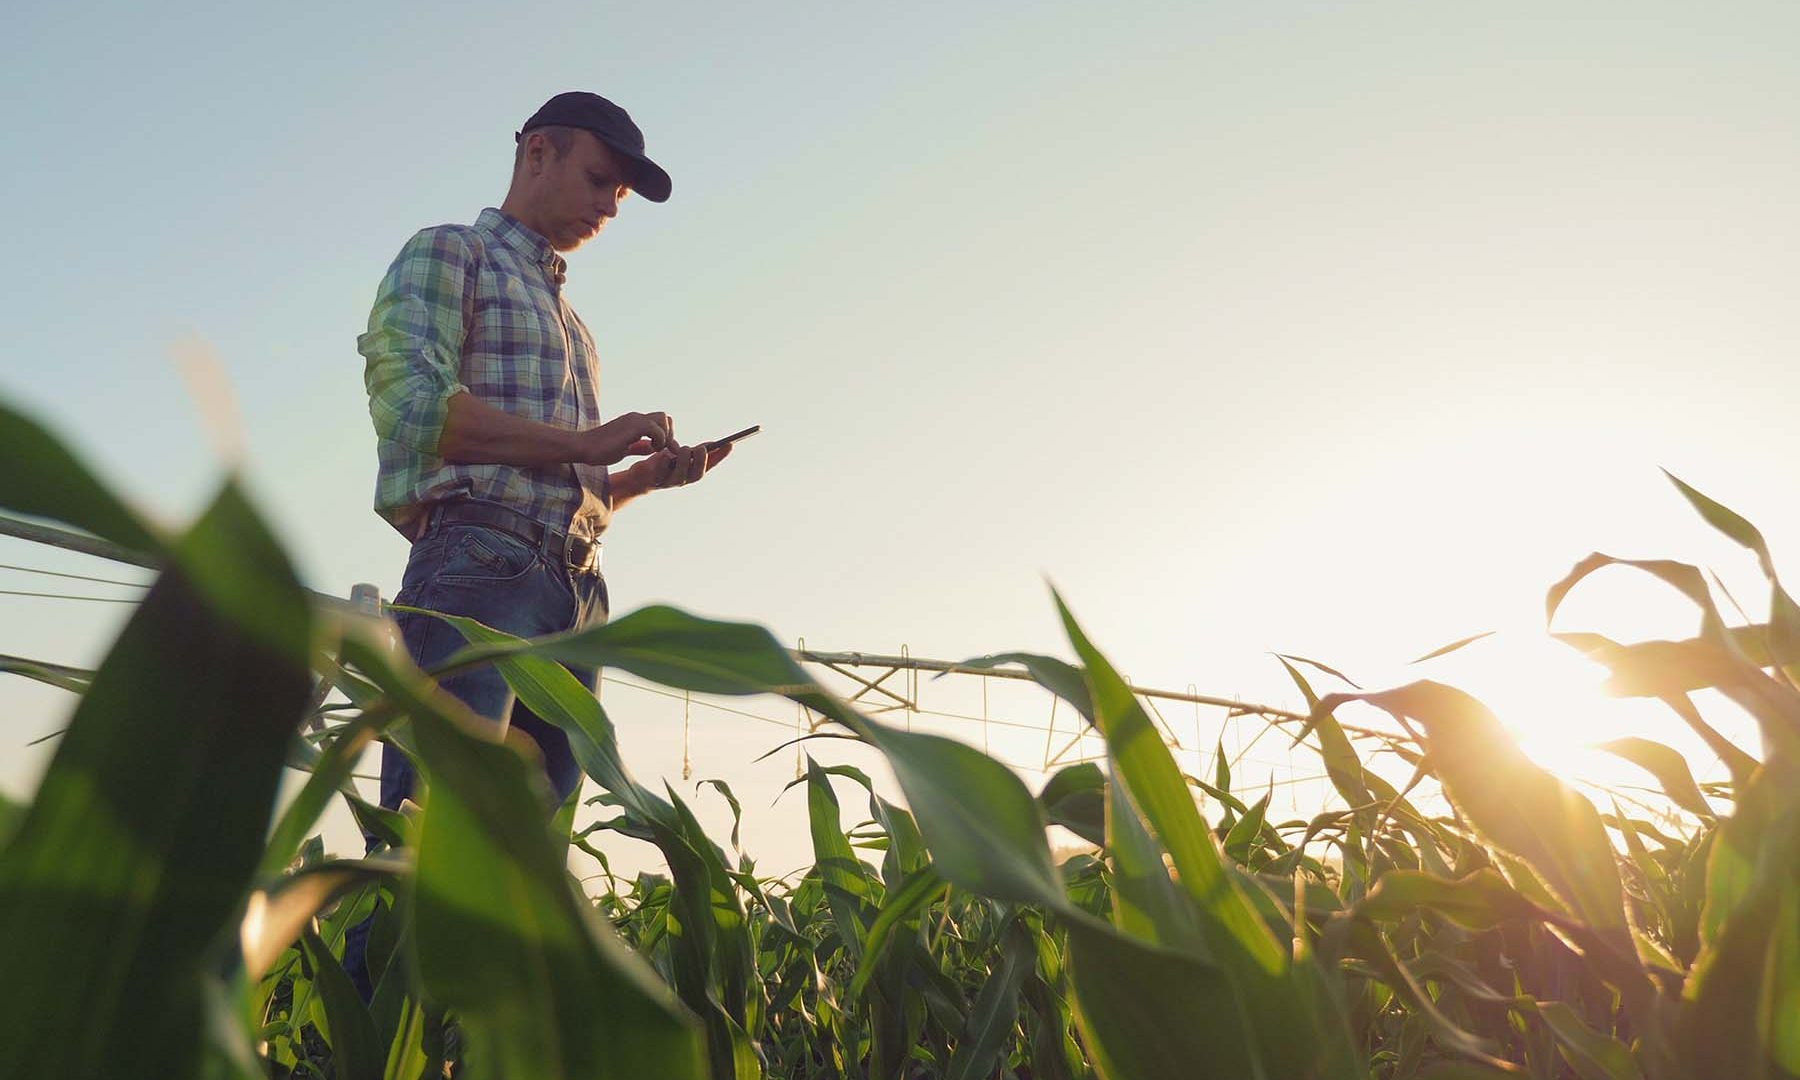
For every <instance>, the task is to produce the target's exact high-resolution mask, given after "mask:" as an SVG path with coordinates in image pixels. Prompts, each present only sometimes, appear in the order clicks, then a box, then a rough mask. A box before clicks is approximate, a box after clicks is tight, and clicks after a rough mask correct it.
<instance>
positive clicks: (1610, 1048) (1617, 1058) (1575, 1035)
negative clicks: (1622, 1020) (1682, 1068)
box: [1537, 1001, 1643, 1080]
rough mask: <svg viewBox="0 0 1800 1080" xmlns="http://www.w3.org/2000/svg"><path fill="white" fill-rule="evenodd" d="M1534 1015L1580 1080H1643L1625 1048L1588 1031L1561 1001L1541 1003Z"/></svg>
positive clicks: (1611, 1038) (1616, 1042)
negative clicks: (1554, 1041)
mask: <svg viewBox="0 0 1800 1080" xmlns="http://www.w3.org/2000/svg"><path fill="white" fill-rule="evenodd" d="M1537 1014H1538V1015H1539V1016H1541V1017H1543V1019H1544V1023H1545V1024H1546V1025H1548V1026H1549V1028H1550V1030H1551V1032H1552V1033H1554V1034H1555V1036H1556V1047H1557V1049H1558V1050H1559V1051H1561V1053H1562V1056H1563V1060H1565V1061H1567V1062H1568V1063H1569V1066H1570V1067H1571V1068H1573V1069H1574V1070H1575V1071H1576V1072H1577V1073H1579V1074H1580V1075H1581V1077H1582V1080H1643V1073H1641V1072H1640V1071H1639V1070H1638V1067H1637V1062H1635V1061H1633V1060H1632V1057H1631V1051H1630V1050H1629V1049H1627V1048H1626V1046H1625V1044H1624V1043H1622V1042H1620V1041H1619V1040H1617V1039H1615V1038H1613V1037H1612V1036H1610V1035H1605V1034H1602V1033H1601V1032H1598V1031H1595V1030H1594V1029H1593V1028H1591V1027H1589V1026H1588V1025H1587V1024H1586V1023H1585V1022H1584V1021H1583V1020H1582V1019H1581V1017H1580V1016H1579V1015H1577V1014H1576V1012H1575V1010H1574V1009H1571V1008H1569V1006H1567V1005H1565V1004H1563V1003H1562V1002H1560V1001H1540V1002H1538V1003H1537Z"/></svg>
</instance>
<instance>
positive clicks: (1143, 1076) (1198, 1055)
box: [1068, 920, 1306, 1080]
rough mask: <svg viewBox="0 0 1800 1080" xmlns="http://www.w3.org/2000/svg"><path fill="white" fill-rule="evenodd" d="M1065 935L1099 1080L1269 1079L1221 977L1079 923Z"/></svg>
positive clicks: (1080, 1019)
mask: <svg viewBox="0 0 1800 1080" xmlns="http://www.w3.org/2000/svg"><path fill="white" fill-rule="evenodd" d="M1068 933H1069V962H1068V973H1069V985H1070V986H1071V987H1072V988H1073V989H1074V992H1075V993H1074V1001H1073V1004H1074V1008H1075V1021H1076V1026H1077V1027H1078V1028H1079V1029H1080V1031H1081V1035H1082V1041H1083V1043H1084V1044H1085V1045H1086V1046H1087V1048H1088V1051H1089V1054H1090V1055H1091V1057H1092V1060H1093V1063H1094V1066H1095V1068H1096V1069H1097V1070H1098V1072H1099V1074H1100V1076H1101V1077H1102V1078H1103V1080H1167V1078H1169V1077H1196V1078H1203V1077H1218V1078H1220V1080H1265V1078H1267V1080H1274V1076H1275V1075H1276V1074H1272V1073H1269V1072H1267V1071H1266V1070H1265V1069H1264V1068H1263V1066H1262V1063H1261V1062H1260V1061H1259V1060H1258V1059H1257V1055H1256V1050H1255V1039H1254V1037H1253V1036H1252V1035H1251V1033H1250V1032H1249V1031H1247V1030H1246V1029H1245V1027H1244V1023H1243V1021H1242V1019H1241V1006H1240V1004H1239V998H1238V996H1237V992H1236V990H1235V989H1234V988H1233V986H1232V984H1231V980H1230V979H1228V978H1226V976H1225V973H1224V972H1222V971H1220V970H1219V969H1218V968H1215V967H1213V966H1211V965H1209V964H1206V963H1203V962H1201V961H1199V960H1196V959H1194V958H1192V957H1189V956H1185V955H1182V954H1179V953H1175V952H1170V951H1168V950H1165V949H1162V948H1159V947H1157V946H1155V945H1151V944H1149V943H1148V942H1142V941H1138V940H1137V939H1135V938H1130V937H1124V936H1121V935H1119V934H1115V933H1108V932H1106V931H1105V930H1104V929H1103V928H1100V927H1098V926H1096V925H1093V924H1090V923H1088V922H1087V921H1085V920H1072V921H1071V922H1070V923H1069V927H1068ZM1277 1019H1279V1020H1280V1021H1281V1022H1284V1023H1285V1022H1291V1021H1292V1018H1286V1017H1284V1018H1274V1017H1271V1018H1270V1020H1271V1022H1274V1021H1276V1020H1277ZM1289 1038H1290V1039H1294V1040H1295V1041H1297V1042H1302V1041H1306V1039H1305V1036H1304V1035H1301V1036H1299V1037H1298V1038H1296V1036H1295V1032H1294V1031H1293V1030H1292V1029H1290V1030H1289ZM1291 1075H1303V1074H1291Z"/></svg>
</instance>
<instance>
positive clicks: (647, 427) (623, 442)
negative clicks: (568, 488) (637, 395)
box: [577, 412, 675, 465]
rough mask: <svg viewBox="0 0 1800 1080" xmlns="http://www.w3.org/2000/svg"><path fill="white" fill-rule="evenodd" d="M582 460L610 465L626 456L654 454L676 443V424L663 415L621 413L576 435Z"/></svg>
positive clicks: (591, 463) (588, 463) (667, 415)
mask: <svg viewBox="0 0 1800 1080" xmlns="http://www.w3.org/2000/svg"><path fill="white" fill-rule="evenodd" d="M577 439H578V443H579V445H580V447H581V450H582V453H581V459H580V460H581V461H582V463H583V464H587V465H612V464H615V463H617V462H620V461H623V460H625V459H626V458H628V457H636V456H641V455H643V454H653V453H655V452H656V451H658V450H661V449H662V448H663V447H665V446H670V445H672V444H673V443H674V442H675V421H674V419H673V418H671V417H670V416H669V414H668V413H664V412H651V413H638V412H631V413H620V414H619V415H618V416H615V417H613V418H612V419H611V420H608V421H607V422H606V423H604V424H601V425H600V426H599V427H595V428H588V429H587V430H586V431H583V432H581V433H580V434H579V435H578V436H577Z"/></svg>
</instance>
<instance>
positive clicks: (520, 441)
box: [438, 393, 583, 466]
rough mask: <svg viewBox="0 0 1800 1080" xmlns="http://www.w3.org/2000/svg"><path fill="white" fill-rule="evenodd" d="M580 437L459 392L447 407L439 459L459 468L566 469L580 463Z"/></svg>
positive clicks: (440, 441)
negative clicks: (561, 466) (553, 467)
mask: <svg viewBox="0 0 1800 1080" xmlns="http://www.w3.org/2000/svg"><path fill="white" fill-rule="evenodd" d="M578 435H579V433H578V432H574V431H568V430H566V429H564V428H559V427H554V426H552V425H550V424H543V423H539V422H538V421H536V420H527V419H525V418H524V417H522V416H514V415H513V414H512V413H509V412H507V411H506V410H504V409H498V408H495V407H494V406H492V405H489V404H488V403H487V402H485V401H482V400H481V399H480V398H478V397H476V396H475V395H473V394H466V393H465V394H456V395H454V396H453V397H451V398H450V400H449V402H448V405H447V408H446V409H445V416H444V431H443V434H442V435H440V436H439V437H438V456H439V457H441V458H443V459H444V460H445V461H453V462H455V463H457V464H459V465H527V466H530V465H566V464H568V463H569V462H572V461H579V460H581V453H582V450H583V448H582V447H581V446H580V444H579V441H578V439H577V436H578Z"/></svg>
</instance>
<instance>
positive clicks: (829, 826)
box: [806, 755, 871, 960]
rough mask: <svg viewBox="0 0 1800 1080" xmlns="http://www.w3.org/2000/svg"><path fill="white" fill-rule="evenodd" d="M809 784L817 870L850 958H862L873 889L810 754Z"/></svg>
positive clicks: (826, 781) (808, 802)
mask: <svg viewBox="0 0 1800 1080" xmlns="http://www.w3.org/2000/svg"><path fill="white" fill-rule="evenodd" d="M806 781H807V783H806V806H807V818H808V821H809V823H810V825H811V828H812V841H813V861H814V867H815V869H817V871H818V873H819V880H820V881H821V882H822V883H823V884H824V886H825V899H826V901H827V903H829V904H830V906H831V915H832V920H833V921H834V922H835V923H836V924H837V931H838V936H839V937H840V938H842V939H843V942H844V948H845V950H846V951H847V952H848V953H849V955H850V958H851V959H852V960H856V959H860V958H861V957H862V951H863V935H864V933H865V927H864V925H863V921H862V917H861V916H862V910H863V906H864V905H865V904H866V903H868V901H869V898H870V892H871V886H870V884H869V880H868V877H867V876H866V872H865V871H864V869H863V865H862V863H861V861H859V860H858V859H857V857H856V852H855V851H854V850H853V849H852V848H851V847H850V841H849V839H848V838H847V837H845V836H844V832H843V826H842V824H841V823H840V819H839V817H838V802H837V795H836V793H834V792H833V791H832V790H831V780H830V778H829V777H828V776H827V775H826V773H825V770H823V769H821V768H819V763H818V762H816V761H814V760H813V759H812V756H811V755H808V756H807V759H806Z"/></svg>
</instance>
